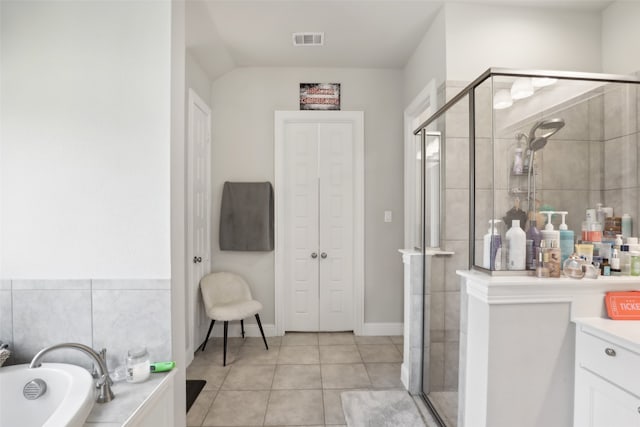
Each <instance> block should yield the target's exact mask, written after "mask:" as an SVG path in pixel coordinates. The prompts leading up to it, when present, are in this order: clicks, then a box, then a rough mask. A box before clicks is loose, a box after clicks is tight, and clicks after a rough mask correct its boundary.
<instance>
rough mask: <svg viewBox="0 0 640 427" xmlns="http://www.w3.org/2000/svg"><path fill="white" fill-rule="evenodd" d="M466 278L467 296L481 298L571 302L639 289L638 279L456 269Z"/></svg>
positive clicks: (639, 280) (639, 279)
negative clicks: (589, 295) (540, 298)
mask: <svg viewBox="0 0 640 427" xmlns="http://www.w3.org/2000/svg"><path fill="white" fill-rule="evenodd" d="M456 273H457V274H458V275H459V276H461V277H463V278H464V279H466V283H467V287H468V288H469V293H473V294H474V295H476V296H478V297H480V298H482V299H485V300H491V299H500V298H510V297H531V298H537V297H549V298H561V299H566V298H569V299H572V298H573V297H574V296H576V295H581V294H594V293H600V294H603V295H604V293H606V292H608V291H633V290H640V277H632V276H607V277H604V276H600V277H599V278H597V279H579V280H578V279H570V278H568V277H560V278H538V277H535V276H516V275H514V276H509V275H496V276H491V275H489V274H487V273H483V272H481V271H475V270H458V271H456Z"/></svg>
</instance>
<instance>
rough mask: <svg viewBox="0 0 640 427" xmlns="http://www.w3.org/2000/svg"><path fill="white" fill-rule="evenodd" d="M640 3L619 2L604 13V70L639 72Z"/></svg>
mask: <svg viewBox="0 0 640 427" xmlns="http://www.w3.org/2000/svg"><path fill="white" fill-rule="evenodd" d="M638 22H640V2H632V1H616V2H614V3H613V4H611V5H610V6H609V7H607V8H606V9H605V10H604V11H603V12H602V71H603V72H605V73H613V74H631V73H634V72H636V71H640V55H638V42H640V25H638Z"/></svg>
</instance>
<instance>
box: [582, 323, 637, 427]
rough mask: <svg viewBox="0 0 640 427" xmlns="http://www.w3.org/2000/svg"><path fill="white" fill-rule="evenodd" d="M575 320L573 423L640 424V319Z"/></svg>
mask: <svg viewBox="0 0 640 427" xmlns="http://www.w3.org/2000/svg"><path fill="white" fill-rule="evenodd" d="M575 323H576V365H575V393H574V397H575V400H574V419H573V425H574V427H612V426H615V427H637V426H640V369H638V367H639V366H640V322H638V321H614V320H609V319H601V318H587V319H576V320H575Z"/></svg>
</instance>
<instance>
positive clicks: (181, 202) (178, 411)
mask: <svg viewBox="0 0 640 427" xmlns="http://www.w3.org/2000/svg"><path fill="white" fill-rule="evenodd" d="M186 61H187V57H186V52H185V3H184V2H179V1H176V2H172V3H171V189H170V191H171V316H170V318H171V356H172V360H174V361H175V362H176V366H177V367H176V372H175V386H174V387H173V416H174V419H173V423H172V424H173V426H174V427H184V426H185V425H186V421H187V420H186V416H185V413H186V390H185V388H184V387H182V384H184V382H185V380H186V361H187V357H186V352H185V348H186V335H187V334H186V333H185V331H186V328H187V321H186V286H185V284H186V283H187V280H186V279H187V270H186V267H187V266H186V257H187V256H186V255H187V254H186V218H185V216H186V195H185V193H186V192H185V181H186V173H185V167H186V164H185V154H186V143H185V141H186V135H185V128H186V126H185V122H186V117H185V99H186V94H185V92H186V87H185V86H186V84H185V82H186V80H187V79H188V78H187V76H186V75H187V73H188V71H187V69H188V66H187V65H186Z"/></svg>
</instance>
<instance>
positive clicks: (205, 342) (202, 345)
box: [200, 319, 216, 351]
mask: <svg viewBox="0 0 640 427" xmlns="http://www.w3.org/2000/svg"><path fill="white" fill-rule="evenodd" d="M214 323H216V321H215V320H213V319H211V325H209V331H208V332H207V337H206V338H205V339H204V342H203V343H202V344H200V347H202V351H204V348H205V347H206V346H207V341H209V335H211V330H212V329H213V324H214Z"/></svg>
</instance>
